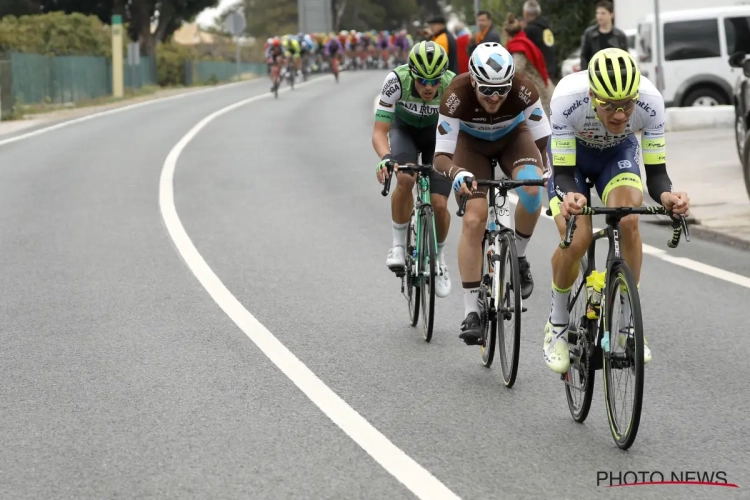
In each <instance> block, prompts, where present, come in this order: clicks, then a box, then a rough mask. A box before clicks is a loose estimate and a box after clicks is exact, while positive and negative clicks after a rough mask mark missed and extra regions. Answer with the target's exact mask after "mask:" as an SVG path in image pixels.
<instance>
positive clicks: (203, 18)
mask: <svg viewBox="0 0 750 500" xmlns="http://www.w3.org/2000/svg"><path fill="white" fill-rule="evenodd" d="M235 3H237V0H221V1H220V2H219V6H218V8H214V9H206V10H204V11H203V12H201V13H200V14H198V18H197V19H196V21H197V22H198V24H200V25H201V26H203V27H209V26H212V25H213V23H214V19H215V18H216V17H217V16H218V15H219V14H220V13H221V12H222V10H224V9H226V8H227V7H229V6H230V5H233V4H235Z"/></svg>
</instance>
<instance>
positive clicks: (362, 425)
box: [159, 78, 459, 500]
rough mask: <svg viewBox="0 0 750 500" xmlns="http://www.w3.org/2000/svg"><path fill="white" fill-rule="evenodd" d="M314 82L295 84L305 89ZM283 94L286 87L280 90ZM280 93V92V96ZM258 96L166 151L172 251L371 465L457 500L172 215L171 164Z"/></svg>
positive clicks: (421, 491) (424, 491) (414, 487)
mask: <svg viewBox="0 0 750 500" xmlns="http://www.w3.org/2000/svg"><path fill="white" fill-rule="evenodd" d="M320 81H328V79H327V78H320V79H316V80H312V81H309V82H307V83H302V84H299V85H298V86H297V87H302V86H303V85H311V84H313V83H317V82H320ZM284 90H288V88H286V89H284ZM284 90H282V92H283V91H284ZM270 95H271V94H270V93H269V94H264V95H260V96H256V97H251V98H249V99H245V100H243V101H239V102H237V103H235V104H232V105H230V106H227V107H225V108H223V109H220V110H219V111H216V112H214V113H212V114H210V115H208V116H207V117H205V118H204V119H203V120H201V121H200V122H198V124H197V125H195V126H194V127H193V128H192V129H190V131H189V132H188V133H187V134H186V135H185V136H184V137H183V138H182V139H180V141H179V142H178V143H177V144H176V145H175V146H174V148H172V150H171V151H170V152H169V155H168V156H167V159H166V161H165V162H164V166H163V167H162V172H161V178H160V180H159V208H160V210H161V215H162V218H163V220H164V224H165V225H166V226H167V230H168V231H169V236H170V237H171V238H172V241H173V242H174V244H175V246H176V247H177V251H178V252H179V253H180V255H181V256H182V258H183V259H184V260H185V263H186V264H187V266H188V268H190V270H191V271H192V272H193V274H194V275H195V277H196V278H198V281H200V283H201V285H203V288H205V289H206V291H207V292H208V294H209V295H210V296H211V298H212V299H214V301H215V302H216V303H217V304H218V305H219V307H221V309H222V310H223V311H224V312H225V313H226V314H227V316H229V317H230V318H231V319H232V321H234V322H235V324H236V325H237V326H238V327H239V328H240V329H241V330H242V331H243V332H244V333H245V335H247V336H248V337H249V338H250V340H252V341H253V342H254V343H255V345H257V346H258V348H259V349H260V350H261V351H262V352H263V354H265V355H266V356H267V357H268V359H270V360H271V362H273V363H274V364H275V365H276V366H277V367H278V368H279V370H281V371H282V372H283V373H284V375H286V376H287V377H288V378H289V379H290V380H291V381H292V382H294V384H295V385H296V386H297V387H298V388H299V389H300V390H301V391H302V392H303V393H304V394H305V395H306V396H307V397H308V398H309V399H310V401H312V402H313V403H315V405H316V406H317V407H318V408H320V410H321V411H322V412H323V413H324V414H325V415H326V416H327V417H328V418H329V419H331V420H332V421H333V423H335V424H336V425H338V426H339V427H340V428H341V430H343V431H344V432H345V433H346V434H347V435H348V436H349V437H350V438H352V440H354V442H356V443H357V444H358V445H359V446H360V447H361V448H362V449H363V450H364V451H366V452H367V453H368V454H369V455H370V456H371V457H372V458H374V459H375V461H376V462H377V463H378V464H380V465H381V466H382V467H383V468H384V469H385V470H387V471H388V472H389V473H390V474H391V475H392V476H393V477H395V478H396V479H397V480H398V481H399V482H401V483H402V484H403V485H404V486H406V487H407V488H408V489H409V490H410V491H411V492H412V493H414V494H415V495H416V496H417V497H418V498H421V499H424V500H428V499H429V500H442V499H450V500H455V499H459V497H458V496H457V495H456V494H455V493H453V492H452V491H451V490H449V489H448V488H447V487H446V486H445V485H444V484H443V483H441V482H440V481H439V480H438V479H437V478H435V476H433V475H432V474H431V473H430V472H429V471H427V470H426V469H424V468H423V467H422V466H421V465H419V464H418V463H417V462H415V461H414V460H413V459H412V458H411V457H409V456H408V455H407V454H406V453H404V452H403V451H402V450H401V449H399V448H398V447H397V446H396V445H394V444H393V443H392V442H391V441H389V440H388V438H386V437H385V436H384V435H383V434H381V433H380V432H379V431H378V430H377V429H376V428H375V427H373V426H372V425H371V424H370V423H369V422H368V421H367V420H365V418H364V417H362V415H360V414H359V413H357V411H356V410H355V409H354V408H352V407H351V406H349V405H348V404H346V402H345V401H344V400H343V399H341V398H340V397H339V396H338V395H337V394H336V393H335V392H333V390H331V388H330V387H328V386H327V385H325V383H323V381H322V380H320V379H319V378H318V377H317V376H316V375H315V374H314V373H313V372H312V371H311V370H310V369H309V368H308V367H307V366H305V364H304V363H302V361H300V360H299V359H298V358H297V357H296V356H295V355H294V354H292V352H291V351H289V349H287V348H286V347H285V346H284V345H283V344H282V343H281V342H280V341H279V340H278V339H277V338H276V337H275V336H274V335H273V334H272V333H271V332H270V331H269V330H268V329H266V327H264V326H263V325H262V324H261V323H260V322H259V321H258V320H257V319H255V317H254V316H253V315H252V314H250V312H249V311H248V310H247V309H245V307H244V306H243V305H242V304H241V303H240V302H239V301H238V300H237V299H236V298H235V296H234V295H232V293H231V292H230V291H229V290H228V289H227V287H226V286H224V283H222V282H221V280H220V279H219V277H218V276H216V274H215V273H214V272H213V271H212V270H211V268H210V267H209V266H208V264H207V263H206V261H205V260H204V259H203V257H202V256H201V254H200V253H199V252H198V250H197V249H196V248H195V246H194V245H193V242H192V241H191V240H190V237H189V236H188V234H187V232H186V231H185V228H184V227H183V226H182V222H180V217H179V216H178V215H177V209H176V207H175V204H174V172H175V168H176V166H177V160H178V159H179V157H180V154H181V153H182V151H183V150H184V149H185V147H186V146H187V145H188V144H189V143H190V141H192V140H193V139H194V138H195V136H196V135H198V133H199V132H200V131H201V130H202V129H203V128H204V127H205V126H206V125H208V124H209V123H211V122H212V121H213V120H215V119H216V118H218V117H220V116H222V115H224V114H226V113H228V112H230V111H233V110H235V109H237V108H240V107H242V106H244V105H246V104H250V103H251V102H255V101H259V100H261V99H266V98H268V97H270Z"/></svg>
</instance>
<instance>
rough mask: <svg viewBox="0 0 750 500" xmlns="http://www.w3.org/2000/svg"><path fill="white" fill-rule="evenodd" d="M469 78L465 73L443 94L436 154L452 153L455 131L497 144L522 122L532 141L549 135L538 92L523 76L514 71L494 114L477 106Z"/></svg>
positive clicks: (456, 134) (454, 80) (455, 139)
mask: <svg viewBox="0 0 750 500" xmlns="http://www.w3.org/2000/svg"><path fill="white" fill-rule="evenodd" d="M469 76H470V75H469V73H463V74H461V75H459V76H457V77H456V78H454V79H453V81H452V82H451V84H450V86H449V87H448V89H447V90H446V91H445V94H446V98H445V99H443V103H442V104H441V106H440V118H439V122H440V124H439V125H438V132H439V135H438V138H437V145H436V149H435V152H436V153H440V152H442V153H448V154H453V152H454V151H455V149H456V142H457V140H458V133H459V132H465V133H466V134H468V135H470V136H473V137H475V138H477V139H481V140H483V141H497V140H499V139H501V138H502V137H504V136H505V135H507V134H509V133H510V132H511V131H513V130H514V129H515V128H516V127H517V126H518V125H520V124H522V123H526V124H527V126H528V128H529V131H530V132H531V135H532V136H533V138H534V140H535V141H537V140H539V139H542V138H544V137H547V136H549V134H550V128H549V121H548V120H547V115H545V114H544V111H543V110H542V102H541V100H540V99H539V93H538V92H537V90H536V88H535V87H534V85H532V84H531V82H529V80H528V79H526V77H525V76H524V75H523V74H521V73H518V72H516V74H515V76H514V77H513V86H512V87H511V91H510V93H509V94H508V96H507V98H506V99H505V101H504V102H503V104H502V105H501V106H500V110H499V111H498V112H497V113H496V114H494V115H490V114H489V113H487V112H486V111H485V110H484V108H482V106H481V105H480V104H479V101H478V100H477V96H476V91H475V90H474V88H473V87H472V86H471V80H470V78H469Z"/></svg>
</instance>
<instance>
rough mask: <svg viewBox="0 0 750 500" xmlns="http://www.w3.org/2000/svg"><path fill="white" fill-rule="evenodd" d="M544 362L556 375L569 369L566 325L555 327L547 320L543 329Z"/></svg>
mask: <svg viewBox="0 0 750 500" xmlns="http://www.w3.org/2000/svg"><path fill="white" fill-rule="evenodd" d="M543 348H544V362H545V363H547V366H548V367H549V368H550V369H551V370H552V371H554V372H556V373H566V372H567V371H568V368H570V350H569V349H568V325H563V326H557V325H553V324H552V322H551V321H549V320H547V324H546V325H545V327H544V347H543Z"/></svg>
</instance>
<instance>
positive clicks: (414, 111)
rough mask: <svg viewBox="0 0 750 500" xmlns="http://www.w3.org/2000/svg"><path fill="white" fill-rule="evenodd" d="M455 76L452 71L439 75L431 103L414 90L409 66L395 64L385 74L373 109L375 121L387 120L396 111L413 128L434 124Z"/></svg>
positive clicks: (389, 120) (391, 118)
mask: <svg viewBox="0 0 750 500" xmlns="http://www.w3.org/2000/svg"><path fill="white" fill-rule="evenodd" d="M455 76H456V75H455V73H453V72H451V71H446V72H445V73H444V74H443V76H442V77H441V78H440V87H439V88H438V91H437V93H436V94H435V97H434V98H433V99H432V100H431V101H430V102H425V101H424V100H423V99H422V97H421V96H420V95H419V92H417V89H416V86H415V85H414V77H412V76H411V71H410V70H409V65H408V64H403V65H401V66H398V67H397V68H396V69H394V70H393V71H391V72H390V73H388V75H386V77H385V82H384V83H383V89H382V90H381V92H380V100H379V101H378V106H377V109H376V110H375V120H376V121H380V122H388V123H390V122H391V121H392V120H393V115H394V114H395V115H396V116H397V117H398V118H399V119H400V120H401V121H402V122H404V123H405V124H407V125H410V126H412V127H417V128H423V127H429V126H433V127H434V126H435V125H436V124H437V121H438V109H439V108H440V98H441V97H442V96H443V93H445V92H446V89H447V88H448V85H449V84H450V82H451V80H453V78H454V77H455Z"/></svg>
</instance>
